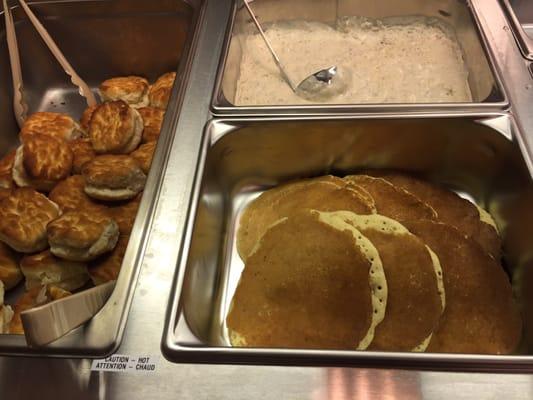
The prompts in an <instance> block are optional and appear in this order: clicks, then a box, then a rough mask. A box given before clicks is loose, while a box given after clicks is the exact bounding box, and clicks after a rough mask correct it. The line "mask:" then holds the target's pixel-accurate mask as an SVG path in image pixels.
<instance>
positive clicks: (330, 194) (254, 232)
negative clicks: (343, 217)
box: [237, 177, 373, 259]
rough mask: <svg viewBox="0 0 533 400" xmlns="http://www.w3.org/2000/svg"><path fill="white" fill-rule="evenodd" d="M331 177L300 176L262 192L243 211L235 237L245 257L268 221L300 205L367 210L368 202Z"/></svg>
mask: <svg viewBox="0 0 533 400" xmlns="http://www.w3.org/2000/svg"><path fill="white" fill-rule="evenodd" d="M337 179H338V180H339V181H341V182H342V180H341V179H339V178H335V177H322V178H315V179H308V180H302V181H298V182H294V183H289V184H286V185H282V186H278V187H276V188H274V189H271V190H269V191H266V192H264V193H263V194H262V195H261V196H259V197H258V198H257V199H256V200H254V201H253V202H252V203H251V204H249V205H248V207H247V208H246V210H245V211H244V213H243V215H242V217H241V221H240V227H239V231H238V237H237V248H238V251H239V255H240V256H241V258H243V259H245V258H246V256H247V255H248V254H250V252H251V251H252V249H253V247H254V246H255V244H256V243H257V242H258V240H259V238H260V237H261V236H262V235H263V233H264V232H265V231H266V229H267V228H268V226H270V224H272V223H274V222H275V221H277V220H279V219H280V218H282V217H287V216H290V215H291V214H292V213H294V212H296V211H298V210H303V209H314V210H318V211H337V210H346V211H352V212H354V213H356V214H370V213H372V211H373V208H372V205H371V204H368V203H367V202H366V201H365V200H364V198H363V197H362V196H360V195H359V194H358V193H357V192H355V191H353V190H351V189H349V188H348V187H346V185H345V184H344V183H341V185H342V186H339V185H338V184H337V183H335V182H336V180H337Z"/></svg>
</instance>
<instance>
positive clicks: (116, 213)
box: [107, 193, 142, 235]
mask: <svg viewBox="0 0 533 400" xmlns="http://www.w3.org/2000/svg"><path fill="white" fill-rule="evenodd" d="M141 198H142V193H139V194H138V195H137V197H135V198H134V199H133V200H130V201H128V202H126V203H123V204H119V205H116V206H112V207H109V208H108V209H107V212H108V213H109V215H110V216H111V218H113V219H114V220H115V221H116V222H117V224H118V230H119V231H120V234H121V235H129V234H130V233H131V230H132V229H133V224H134V222H135V217H136V216H137V211H138V210H139V204H140V202H141Z"/></svg>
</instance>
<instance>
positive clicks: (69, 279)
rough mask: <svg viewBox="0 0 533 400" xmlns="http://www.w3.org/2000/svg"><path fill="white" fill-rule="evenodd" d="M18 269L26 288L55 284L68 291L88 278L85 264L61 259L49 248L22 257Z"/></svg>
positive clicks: (83, 283) (77, 287) (78, 286)
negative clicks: (20, 271)
mask: <svg viewBox="0 0 533 400" xmlns="http://www.w3.org/2000/svg"><path fill="white" fill-rule="evenodd" d="M20 269H21V270H22V273H23V274H24V277H25V278H26V289H31V288H33V287H35V286H42V285H55V286H57V287H60V288H61V289H64V290H69V291H70V290H76V289H79V288H80V287H82V286H83V285H85V283H86V282H87V281H88V280H89V275H88V273H87V264H85V263H83V262H76V261H69V260H63V259H61V258H58V257H56V256H54V255H53V254H52V253H51V252H50V250H45V251H43V252H41V253H37V254H31V255H26V256H24V257H22V260H21V261H20Z"/></svg>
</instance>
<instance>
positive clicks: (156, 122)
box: [138, 107, 165, 143]
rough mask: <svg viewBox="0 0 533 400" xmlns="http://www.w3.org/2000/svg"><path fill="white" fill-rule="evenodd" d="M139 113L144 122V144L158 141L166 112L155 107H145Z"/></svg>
mask: <svg viewBox="0 0 533 400" xmlns="http://www.w3.org/2000/svg"><path fill="white" fill-rule="evenodd" d="M138 111H139V114H141V117H142V119H143V122H144V130H143V137H142V142H143V143H148V142H155V141H157V139H159V133H160V132H161V125H162V124H163V118H164V117H165V110H162V109H160V108H155V107H143V108H139V110H138Z"/></svg>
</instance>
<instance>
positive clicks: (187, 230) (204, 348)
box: [161, 111, 533, 373]
mask: <svg viewBox="0 0 533 400" xmlns="http://www.w3.org/2000/svg"><path fill="white" fill-rule="evenodd" d="M398 119H400V120H421V119H423V120H431V119H458V120H463V119H467V120H469V121H471V122H472V123H475V124H481V125H485V126H487V127H488V128H490V129H492V130H494V131H497V132H498V133H500V134H501V135H503V136H504V137H506V139H507V140H513V139H515V138H519V137H520V131H519V128H518V126H517V125H516V124H515V122H514V118H513V116H512V115H511V114H510V113H508V112H503V111H484V112H471V111H465V112H462V113H438V112H435V113H419V114H414V115H413V114H406V113H389V114H366V115H349V116H346V115H313V116H302V115H296V116H295V115H293V116H281V117H280V116H272V115H268V116H263V117H258V116H255V117H252V118H245V117H242V116H231V117H223V118H221V117H215V118H211V119H209V120H207V121H206V123H205V126H204V129H203V132H202V135H203V136H202V144H201V150H200V152H199V158H198V166H197V169H196V174H195V178H194V184H193V188H192V191H191V193H190V196H189V197H188V198H189V203H188V205H187V210H188V211H187V218H186V225H185V227H184V231H183V232H184V234H183V235H184V236H183V242H182V246H181V248H180V252H179V258H178V260H177V268H176V273H175V278H174V281H173V284H172V288H171V296H170V299H169V305H168V307H167V315H166V318H165V328H164V331H163V338H162V341H161V351H162V354H163V356H164V357H165V358H166V359H167V360H168V361H170V362H174V363H213V364H248V365H283V366H288V365H292V366H337V367H341V366H347V367H348V366H349V367H365V368H366V367H372V368H395V369H417V370H431V371H450V372H466V371H470V372H474V371H475V372H492V373H494V372H501V373H531V372H533V355H482V354H451V353H409V352H377V351H349V350H345V351H342V350H341V351H339V350H336V351H331V350H305V349H271V348H268V349H267V348H236V347H223V346H218V345H217V346H210V345H209V344H203V343H201V342H200V339H198V338H197V337H196V336H195V335H194V333H192V331H191V329H190V328H189V326H188V324H187V321H186V318H185V314H184V311H183V305H182V291H183V285H182V283H183V279H184V276H185V273H186V271H187V262H188V257H189V254H188V253H189V247H190V244H191V239H192V233H193V226H194V221H195V214H196V209H197V206H198V203H199V199H200V195H201V193H200V192H201V186H202V180H203V172H204V169H205V162H206V157H207V152H208V150H209V148H210V147H212V146H214V145H215V144H216V143H217V142H218V141H219V140H221V139H222V138H223V137H225V136H226V135H228V134H230V133H232V132H235V131H237V130H239V129H242V128H245V127H247V126H250V125H254V124H260V123H277V122H281V123H283V122H312V121H361V120H398ZM494 122H497V124H494ZM217 127H224V129H222V131H223V133H221V134H214V130H215V128H217ZM521 154H522V156H523V157H524V161H525V162H528V158H529V157H528V155H527V154H525V153H524V151H523V150H522V149H521ZM530 161H531V160H529V162H530ZM530 176H533V169H530ZM183 338H184V339H183Z"/></svg>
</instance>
